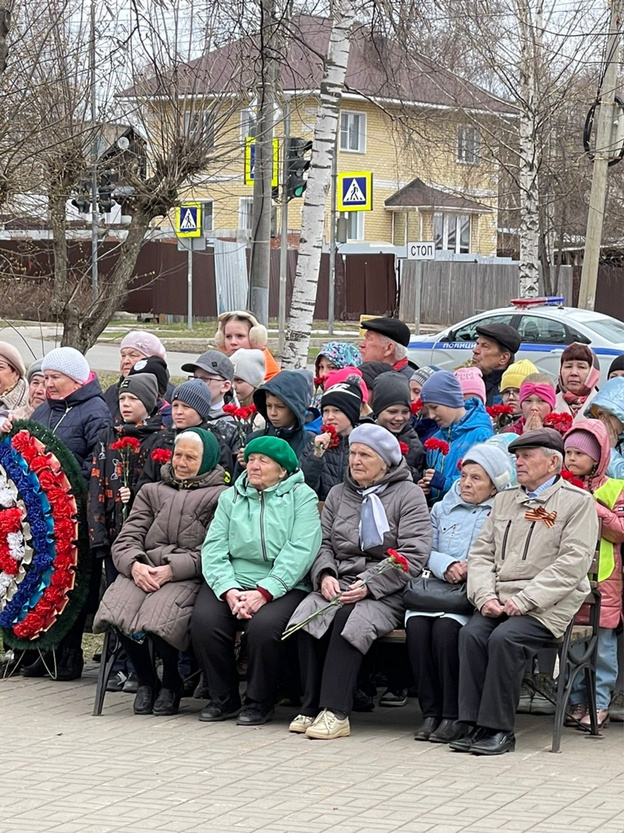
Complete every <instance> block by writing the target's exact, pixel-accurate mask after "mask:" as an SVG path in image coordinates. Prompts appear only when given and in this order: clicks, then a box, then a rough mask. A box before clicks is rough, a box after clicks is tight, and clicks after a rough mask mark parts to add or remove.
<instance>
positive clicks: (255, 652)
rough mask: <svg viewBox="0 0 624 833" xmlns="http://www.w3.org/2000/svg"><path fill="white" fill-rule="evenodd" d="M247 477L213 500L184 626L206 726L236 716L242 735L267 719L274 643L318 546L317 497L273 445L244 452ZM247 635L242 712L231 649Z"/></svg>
mask: <svg viewBox="0 0 624 833" xmlns="http://www.w3.org/2000/svg"><path fill="white" fill-rule="evenodd" d="M244 454H245V463H246V464H247V468H246V470H245V471H244V472H243V474H241V475H240V477H239V478H238V479H237V481H236V483H235V484H234V487H233V488H232V489H228V490H227V491H226V492H224V493H223V494H222V495H221V497H220V498H219V504H218V506H217V511H216V512H215V516H214V519H213V521H212V524H211V525H210V529H209V530H208V534H207V536H206V540H205V541H204V546H203V548H202V570H203V574H204V578H205V580H206V583H205V584H204V585H203V586H202V588H201V590H200V592H199V596H198V597H197V601H196V603H195V608H194V610H193V617H192V620H191V638H192V643H193V651H194V653H195V656H196V658H197V661H198V662H199V664H200V666H201V669H202V671H203V672H204V675H205V679H206V681H207V683H208V689H209V691H210V696H211V698H212V699H211V700H210V702H209V703H208V705H207V706H206V707H205V708H204V709H203V711H202V712H201V713H200V715H199V719H200V720H202V721H205V722H216V721H220V720H227V719H228V718H232V717H236V716H237V715H238V720H237V723H238V724H239V725H240V726H259V725H261V724H263V723H267V722H268V721H269V720H271V718H272V717H273V711H274V705H275V701H276V698H277V685H278V680H279V671H280V659H281V655H282V643H281V635H282V632H283V630H284V628H285V627H286V623H287V622H288V620H289V618H290V617H291V615H292V613H293V612H294V610H295V608H296V607H297V606H298V604H299V603H300V602H301V601H302V600H303V599H304V598H305V597H306V596H307V593H308V591H309V590H310V588H311V585H310V583H309V580H308V571H309V569H310V567H311V565H312V563H313V561H314V559H315V558H316V555H317V553H318V551H319V547H320V544H321V524H320V519H319V513H318V509H317V497H316V494H315V493H314V492H313V490H312V489H311V488H310V487H309V486H307V485H306V484H305V481H304V477H303V474H302V473H301V471H300V469H299V464H298V461H297V456H296V454H295V452H294V451H293V450H292V448H291V447H290V446H289V445H288V443H287V442H286V441H285V440H282V439H280V438H279V437H270V436H264V437H257V438H256V439H254V440H252V441H251V442H249V443H248V444H247V445H246V446H245V452H244ZM241 630H244V631H245V639H246V644H247V655H248V668H247V691H246V697H245V705H244V707H243V708H242V709H241V699H240V695H239V681H238V672H237V669H236V657H235V651H234V649H235V640H236V633H237V632H238V631H241Z"/></svg>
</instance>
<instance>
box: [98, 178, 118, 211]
mask: <svg viewBox="0 0 624 833" xmlns="http://www.w3.org/2000/svg"><path fill="white" fill-rule="evenodd" d="M114 190H115V186H114V185H113V183H112V182H111V179H110V177H109V176H108V175H107V174H102V176H100V184H99V185H98V206H99V209H100V211H101V212H102V214H109V213H110V212H111V211H112V210H113V203H114V202H115V200H114V199H113V191H114Z"/></svg>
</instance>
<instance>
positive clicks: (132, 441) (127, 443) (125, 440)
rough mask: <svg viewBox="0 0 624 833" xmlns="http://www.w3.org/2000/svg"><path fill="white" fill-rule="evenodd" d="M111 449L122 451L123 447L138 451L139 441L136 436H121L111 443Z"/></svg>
mask: <svg viewBox="0 0 624 833" xmlns="http://www.w3.org/2000/svg"><path fill="white" fill-rule="evenodd" d="M111 448H112V449H113V451H122V450H123V449H124V448H127V449H129V450H130V451H140V449H141V443H140V442H139V440H137V438H136V437H122V438H121V439H120V440H117V442H114V443H111Z"/></svg>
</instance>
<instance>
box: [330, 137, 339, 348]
mask: <svg viewBox="0 0 624 833" xmlns="http://www.w3.org/2000/svg"><path fill="white" fill-rule="evenodd" d="M339 136H340V130H339V129H338V130H336V140H335V142H334V155H333V158H332V170H331V186H330V209H329V287H328V298H327V330H328V333H329V335H330V336H333V334H334V318H335V310H336V221H337V214H336V191H337V185H338V137H339Z"/></svg>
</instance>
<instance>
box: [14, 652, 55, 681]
mask: <svg viewBox="0 0 624 833" xmlns="http://www.w3.org/2000/svg"><path fill="white" fill-rule="evenodd" d="M48 669H50V670H54V658H53V657H52V653H51V652H50V651H46V653H45V654H40V655H39V656H38V657H37V659H36V660H35V661H34V662H32V663H31V664H30V665H24V666H22V668H21V669H20V675H21V676H22V677H45V676H46V674H47V673H48Z"/></svg>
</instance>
